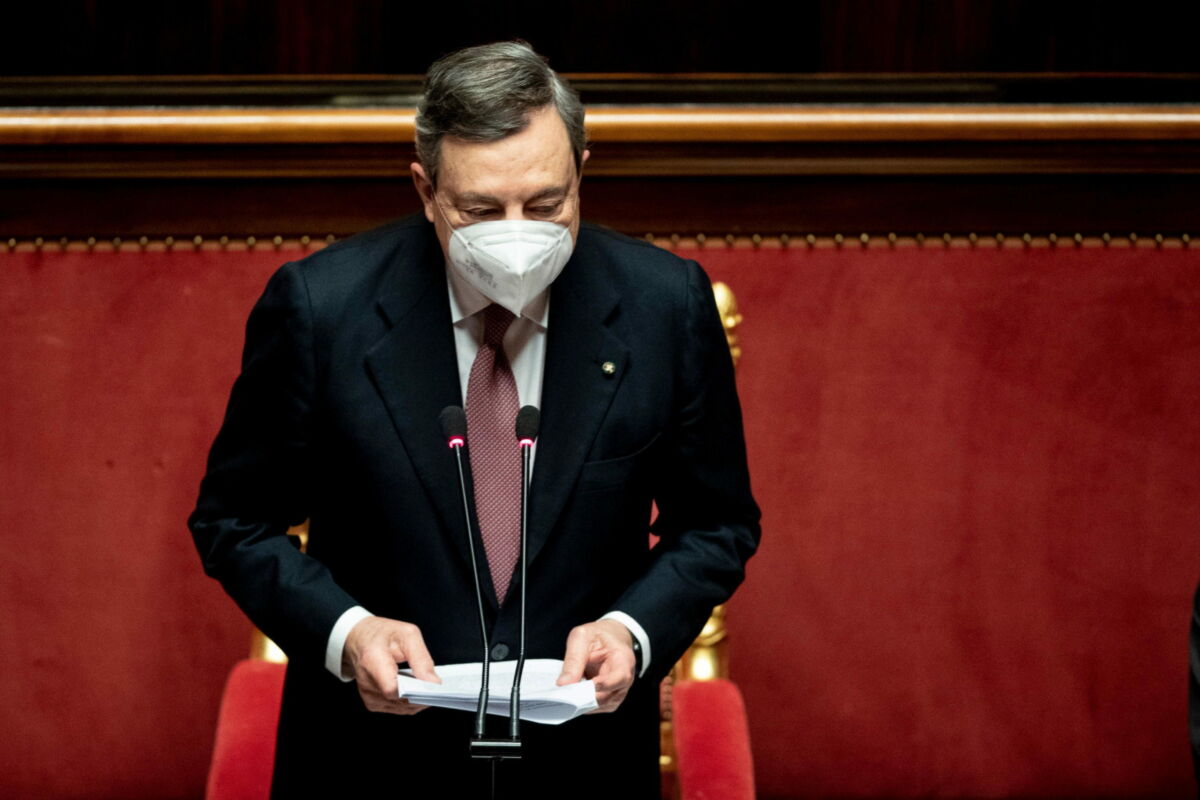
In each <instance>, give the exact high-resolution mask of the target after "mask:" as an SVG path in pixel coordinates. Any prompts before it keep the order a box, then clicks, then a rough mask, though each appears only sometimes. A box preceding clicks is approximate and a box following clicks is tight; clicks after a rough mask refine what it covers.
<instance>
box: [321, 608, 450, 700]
mask: <svg viewBox="0 0 1200 800" xmlns="http://www.w3.org/2000/svg"><path fill="white" fill-rule="evenodd" d="M403 661H407V662H408V666H409V667H411V668H412V671H413V675H414V676H415V677H417V678H420V679H421V680H423V681H432V682H434V683H441V682H442V679H441V678H439V677H438V676H437V673H436V672H434V671H433V659H432V658H430V656H429V651H428V650H427V649H426V648H425V640H424V639H423V638H421V630H420V628H418V627H417V626H416V625H412V624H410V623H408V622H401V621H399V620H395V619H387V618H386V617H367V618H366V619H364V620H362V621H361V622H359V623H358V624H357V625H355V626H354V627H353V628H351V629H350V634H349V635H348V636H347V637H346V644H345V646H344V647H343V649H342V672H343V673H344V674H352V675H353V676H354V680H355V682H356V683H358V694H359V696H361V697H362V701H363V705H365V706H366V707H367V709H368V710H370V711H384V712H387V713H389V714H416V713H417V712H418V711H423V710H424V709H426V708H428V706H418V705H413V704H412V703H410V702H408V700H407V699H404V698H401V697H397V696H396V693H397V686H396V665H397V664H399V663H401V662H403Z"/></svg>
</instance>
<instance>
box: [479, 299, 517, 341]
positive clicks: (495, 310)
mask: <svg viewBox="0 0 1200 800" xmlns="http://www.w3.org/2000/svg"><path fill="white" fill-rule="evenodd" d="M514 319H516V316H515V315H514V314H513V313H512V312H511V311H509V310H508V309H507V308H505V307H504V306H501V305H497V304H496V303H492V304H491V305H490V306H488V307H487V308H486V309H484V312H483V343H484V344H485V345H488V346H489V347H493V348H495V349H497V350H498V349H500V346H501V344H503V342H504V333H505V332H506V331H507V330H508V326H509V325H511V324H512V321H513V320H514Z"/></svg>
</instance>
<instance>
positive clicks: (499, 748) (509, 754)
mask: <svg viewBox="0 0 1200 800" xmlns="http://www.w3.org/2000/svg"><path fill="white" fill-rule="evenodd" d="M439 419H440V420H441V423H442V431H443V433H445V435H446V440H447V442H448V443H449V445H450V449H451V450H453V451H454V456H455V462H456V463H457V465H458V486H459V490H460V493H461V495H462V505H463V519H464V521H465V522H466V526H467V551H468V552H469V553H470V554H471V574H472V576H473V577H474V579H475V602H476V605H477V607H478V609H479V636H480V639H481V640H482V642H483V662H482V669H481V675H480V685H479V701H478V702H477V703H476V708H475V733H474V735H473V736H472V737H471V758H479V759H487V760H488V761H490V762H491V767H492V770H491V771H492V782H491V796H492V800H495V798H496V764H497V762H498V761H500V760H501V759H519V758H520V757H521V741H520V738H518V737H514V738H511V739H494V738H493V739H489V738H488V737H487V735H486V727H487V707H488V699H489V698H488V694H489V683H490V671H491V662H492V654H491V648H490V647H489V646H488V634H487V617H486V616H485V614H484V610H483V584H482V583H481V581H480V580H479V560H478V558H476V556H475V537H474V536H473V535H472V533H471V507H470V505H469V503H468V500H467V482H466V477H465V472H464V469H463V458H462V448H463V445H464V444H465V443H466V435H467V415H466V412H464V411H463V410H462V408H461V407H460V406H447V407H446V408H444V409H442V413H441V414H440V415H439ZM523 550H524V539H522V551H523ZM523 574H524V571H523V569H522V575H523ZM524 617H525V612H524V587H522V610H521V650H522V652H523V651H524V649H525V623H524Z"/></svg>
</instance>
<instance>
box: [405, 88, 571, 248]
mask: <svg viewBox="0 0 1200 800" xmlns="http://www.w3.org/2000/svg"><path fill="white" fill-rule="evenodd" d="M440 155H441V162H440V164H439V166H438V183H437V187H436V189H435V188H434V186H433V184H432V183H430V182H429V178H428V176H427V175H426V172H425V170H424V168H423V167H422V166H421V165H420V164H413V165H412V173H413V182H414V183H415V184H416V187H417V193H418V194H419V195H420V196H421V202H422V203H423V204H424V206H425V217H426V218H427V219H428V220H429V221H430V222H432V223H433V225H434V227H435V228H436V229H437V236H438V241H440V242H441V244H442V252H443V253H446V254H447V257H449V256H448V254H449V252H450V250H449V243H450V235H451V232H452V231H453V230H454V229H455V228H461V227H464V226H466V225H471V224H473V223H476V222H490V221H492V220H505V219H507V220H514V219H525V220H537V221H541V222H554V223H557V224H559V225H563V226H564V227H566V228H567V229H569V230H570V231H571V238H572V240H574V239H575V238H576V236H577V235H578V233H579V177H580V176H579V174H578V172H577V171H576V169H575V159H574V158H573V157H572V155H571V142H570V139H569V138H568V136H567V128H566V126H565V125H564V124H563V121H562V119H561V118H560V117H559V116H558V112H557V111H556V110H555V108H554V106H553V105H547V106H543V107H542V108H540V109H537V110H536V111H533V112H532V113H531V114H530V115H529V125H527V126H526V127H525V129H524V130H522V131H520V132H518V133H514V134H513V135H511V136H508V137H505V138H504V139H500V140H499V141H495V142H468V141H465V140H463V139H458V138H456V137H453V136H446V137H444V138H443V139H442V141H441V153H440ZM588 155H589V153H588V152H587V151H586V150H585V151H584V152H583V160H584V161H586V160H587V157H588Z"/></svg>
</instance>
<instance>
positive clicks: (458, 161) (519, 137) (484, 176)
mask: <svg viewBox="0 0 1200 800" xmlns="http://www.w3.org/2000/svg"><path fill="white" fill-rule="evenodd" d="M574 177H575V161H574V158H573V156H572V155H571V142H570V137H569V136H568V135H567V127H566V125H564V124H563V121H562V119H561V118H560V117H559V116H558V112H557V111H556V110H555V109H554V106H552V105H551V106H545V107H543V108H540V109H537V110H536V111H534V112H532V113H531V114H530V115H529V124H528V125H526V126H525V129H524V130H521V131H518V132H517V133H514V134H512V135H511V136H506V137H505V138H503V139H500V140H498V141H495V142H468V141H465V140H463V139H459V138H456V137H453V136H447V137H445V138H443V139H442V142H441V151H440V154H439V164H438V184H439V188H442V189H444V190H445V191H446V192H448V193H449V194H451V195H458V194H465V193H471V194H481V195H488V196H492V197H497V198H501V199H510V198H514V197H518V198H519V197H520V196H522V195H527V194H534V193H536V192H538V191H543V190H545V189H547V188H550V187H563V188H565V187H567V186H568V185H569V184H570V183H571V181H572V180H573V179H574Z"/></svg>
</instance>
